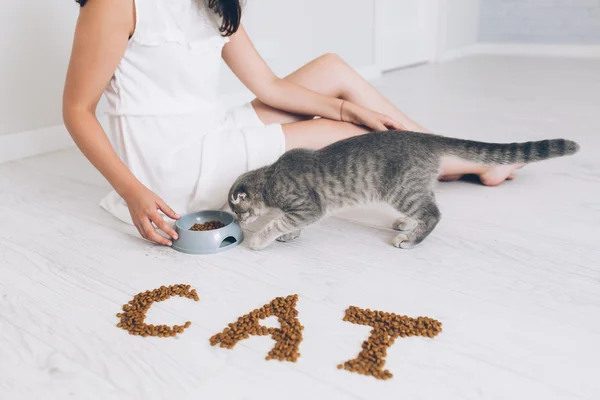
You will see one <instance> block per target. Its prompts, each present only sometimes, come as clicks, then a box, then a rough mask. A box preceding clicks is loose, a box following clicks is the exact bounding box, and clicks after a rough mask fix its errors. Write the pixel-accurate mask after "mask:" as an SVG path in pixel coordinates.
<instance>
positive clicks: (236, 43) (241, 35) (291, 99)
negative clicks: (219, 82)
mask: <svg viewBox="0 0 600 400" xmlns="http://www.w3.org/2000/svg"><path fill="white" fill-rule="evenodd" d="M223 60H225V62H226V63H227V65H228V66H229V68H231V70H232V71H233V73H234V74H235V75H236V76H237V77H238V78H239V79H240V81H242V83H243V84H244V85H245V86H246V87H247V88H248V89H250V91H252V93H254V95H255V96H256V97H257V98H258V99H259V100H260V101H261V102H263V103H265V104H267V105H269V106H271V107H273V108H277V109H280V110H283V111H287V112H290V113H295V114H304V115H315V116H320V117H324V118H328V119H332V120H338V121H339V120H341V119H342V120H344V121H346V122H352V123H356V124H359V125H366V126H368V127H369V128H371V129H374V130H386V129H387V127H391V128H395V129H402V125H401V124H400V123H398V122H396V121H394V120H393V119H392V118H389V117H387V116H385V115H383V114H379V113H376V112H373V111H370V110H367V109H365V108H363V107H360V106H358V105H356V104H352V103H350V102H348V101H345V103H344V104H343V106H342V101H343V100H341V99H338V98H334V97H328V96H324V95H322V94H319V93H316V92H313V91H311V90H309V89H306V88H304V87H302V86H300V85H297V84H295V83H293V82H289V81H287V80H284V79H280V78H278V77H277V76H276V75H275V74H274V73H273V71H271V69H270V68H269V66H268V65H267V64H266V62H265V61H264V60H263V59H262V57H261V56H260V54H258V52H257V51H256V49H255V48H254V46H253V44H252V42H251V41H250V38H249V37H248V34H247V33H246V31H245V30H244V27H243V26H242V25H240V27H239V29H238V31H237V32H236V33H234V34H233V35H232V36H231V37H230V42H229V43H228V44H227V45H226V46H225V48H224V50H223ZM341 111H343V114H341Z"/></svg>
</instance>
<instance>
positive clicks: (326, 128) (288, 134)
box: [282, 118, 369, 150]
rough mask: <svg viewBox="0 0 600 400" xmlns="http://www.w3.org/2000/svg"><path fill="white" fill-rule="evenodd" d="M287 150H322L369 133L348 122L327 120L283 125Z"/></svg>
mask: <svg viewBox="0 0 600 400" xmlns="http://www.w3.org/2000/svg"><path fill="white" fill-rule="evenodd" d="M282 127H283V133H284V134H285V147H286V150H291V149H295V148H298V147H302V148H308V149H315V150H316V149H321V148H323V147H325V146H327V145H329V144H331V143H334V142H337V141H339V140H342V139H347V138H349V137H351V136H357V135H363V134H365V133H368V132H369V131H368V130H367V129H365V128H362V127H360V126H356V125H354V124H350V123H348V122H340V121H332V120H330V119H325V118H316V119H309V120H306V121H296V122H290V123H287V124H283V125H282Z"/></svg>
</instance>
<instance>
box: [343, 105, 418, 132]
mask: <svg viewBox="0 0 600 400" xmlns="http://www.w3.org/2000/svg"><path fill="white" fill-rule="evenodd" d="M341 108H342V112H341V117H342V121H344V122H351V123H353V124H354V125H362V126H366V127H367V128H370V129H372V130H373V131H387V130H389V129H397V130H399V131H404V130H406V128H405V127H404V126H403V125H402V124H401V123H400V122H398V121H396V120H394V119H392V118H390V117H388V116H387V115H385V114H380V113H378V112H375V111H371V110H369V109H367V108H364V107H361V106H359V105H356V104H353V103H350V102H349V101H344V104H343V105H342V106H341Z"/></svg>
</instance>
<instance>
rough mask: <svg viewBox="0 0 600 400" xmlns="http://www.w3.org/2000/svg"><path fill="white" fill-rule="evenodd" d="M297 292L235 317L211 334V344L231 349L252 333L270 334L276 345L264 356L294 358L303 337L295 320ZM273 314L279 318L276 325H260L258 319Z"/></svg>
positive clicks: (296, 357)
mask: <svg viewBox="0 0 600 400" xmlns="http://www.w3.org/2000/svg"><path fill="white" fill-rule="evenodd" d="M297 302H298V295H293V296H288V297H277V298H276V299H274V300H273V301H271V302H270V303H269V304H266V305H264V306H263V307H261V308H259V309H256V310H254V311H252V312H250V313H249V314H246V315H244V316H241V317H239V318H238V320H237V322H234V323H231V324H229V325H228V327H227V328H225V329H224V330H223V332H221V333H218V334H216V335H214V336H213V337H211V338H210V344H211V345H212V346H216V345H217V344H219V345H220V347H223V348H225V347H226V348H228V349H233V348H234V346H235V345H236V344H237V343H238V342H239V341H241V340H244V339H248V338H249V337H250V335H253V336H267V335H271V337H272V338H273V340H275V347H273V349H272V350H271V351H269V354H268V355H267V357H266V359H267V360H279V361H291V362H296V360H297V359H298V357H300V353H299V352H298V348H299V346H300V342H301V341H302V330H303V329H304V327H303V326H302V325H300V321H299V320H298V311H297V310H296V303H297ZM271 316H276V317H277V319H278V320H279V324H280V327H279V328H267V327H265V326H262V325H260V320H261V319H265V318H267V317H271Z"/></svg>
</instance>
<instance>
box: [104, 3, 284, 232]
mask: <svg viewBox="0 0 600 400" xmlns="http://www.w3.org/2000/svg"><path fill="white" fill-rule="evenodd" d="M135 3H136V28H135V33H134V34H133V36H132V38H131V39H130V41H129V44H128V46H127V50H126V51H125V54H124V56H123V58H122V60H121V62H120V64H119V66H118V67H117V69H116V71H115V73H114V76H113V77H112V79H111V81H110V83H109V84H108V85H107V87H106V90H105V92H104V94H105V96H106V98H107V100H108V119H109V129H108V135H109V138H110V141H111V143H112V145H113V147H114V149H115V151H116V152H117V154H118V155H119V157H120V158H121V160H123V162H124V163H125V164H126V165H127V167H128V168H129V169H130V170H131V172H132V173H133V174H134V175H135V176H136V177H137V179H138V180H140V182H141V183H143V184H144V185H145V186H147V187H148V188H149V189H150V190H152V191H153V192H154V193H156V194H157V195H158V196H160V197H161V198H162V199H163V200H164V201H165V202H166V203H167V204H168V205H169V206H171V207H172V208H173V209H174V210H175V211H176V212H177V213H179V214H182V215H183V214H185V213H189V212H194V211H198V210H201V209H219V208H221V207H223V206H224V205H225V204H226V202H227V194H228V191H229V188H230V186H231V185H232V184H233V182H234V181H235V179H236V178H237V177H238V176H239V175H241V174H242V173H244V172H246V171H248V170H251V169H255V168H258V167H261V166H264V165H267V164H270V163H272V162H274V161H275V160H276V159H277V158H278V157H279V156H281V154H283V152H284V151H285V139H284V135H283V131H282V129H281V125H279V124H273V125H267V126H266V125H264V124H263V123H262V122H261V121H260V120H259V118H258V116H257V115H256V112H255V111H254V108H253V107H252V105H250V104H245V105H243V106H240V107H237V108H235V109H233V110H229V111H227V110H225V108H224V107H223V105H222V104H221V103H220V101H219V98H218V80H219V71H220V66H221V51H222V49H223V46H224V45H226V43H227V42H228V41H229V40H228V39H227V38H224V37H222V36H221V35H220V33H219V30H218V27H219V22H220V21H218V20H217V18H216V17H215V16H214V15H215V14H214V13H213V12H212V11H211V10H209V9H208V8H207V7H206V5H205V3H204V0H135ZM100 204H101V206H102V207H103V208H104V209H106V210H107V211H108V212H110V213H112V214H113V215H115V216H116V217H117V218H119V219H121V220H122V221H124V222H127V223H132V221H131V217H130V215H129V212H128V209H127V205H126V204H125V202H124V201H123V199H122V198H121V197H120V196H119V195H118V194H117V193H116V192H115V191H112V192H111V193H109V194H108V195H107V196H106V197H105V198H104V199H102V201H101V203H100Z"/></svg>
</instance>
